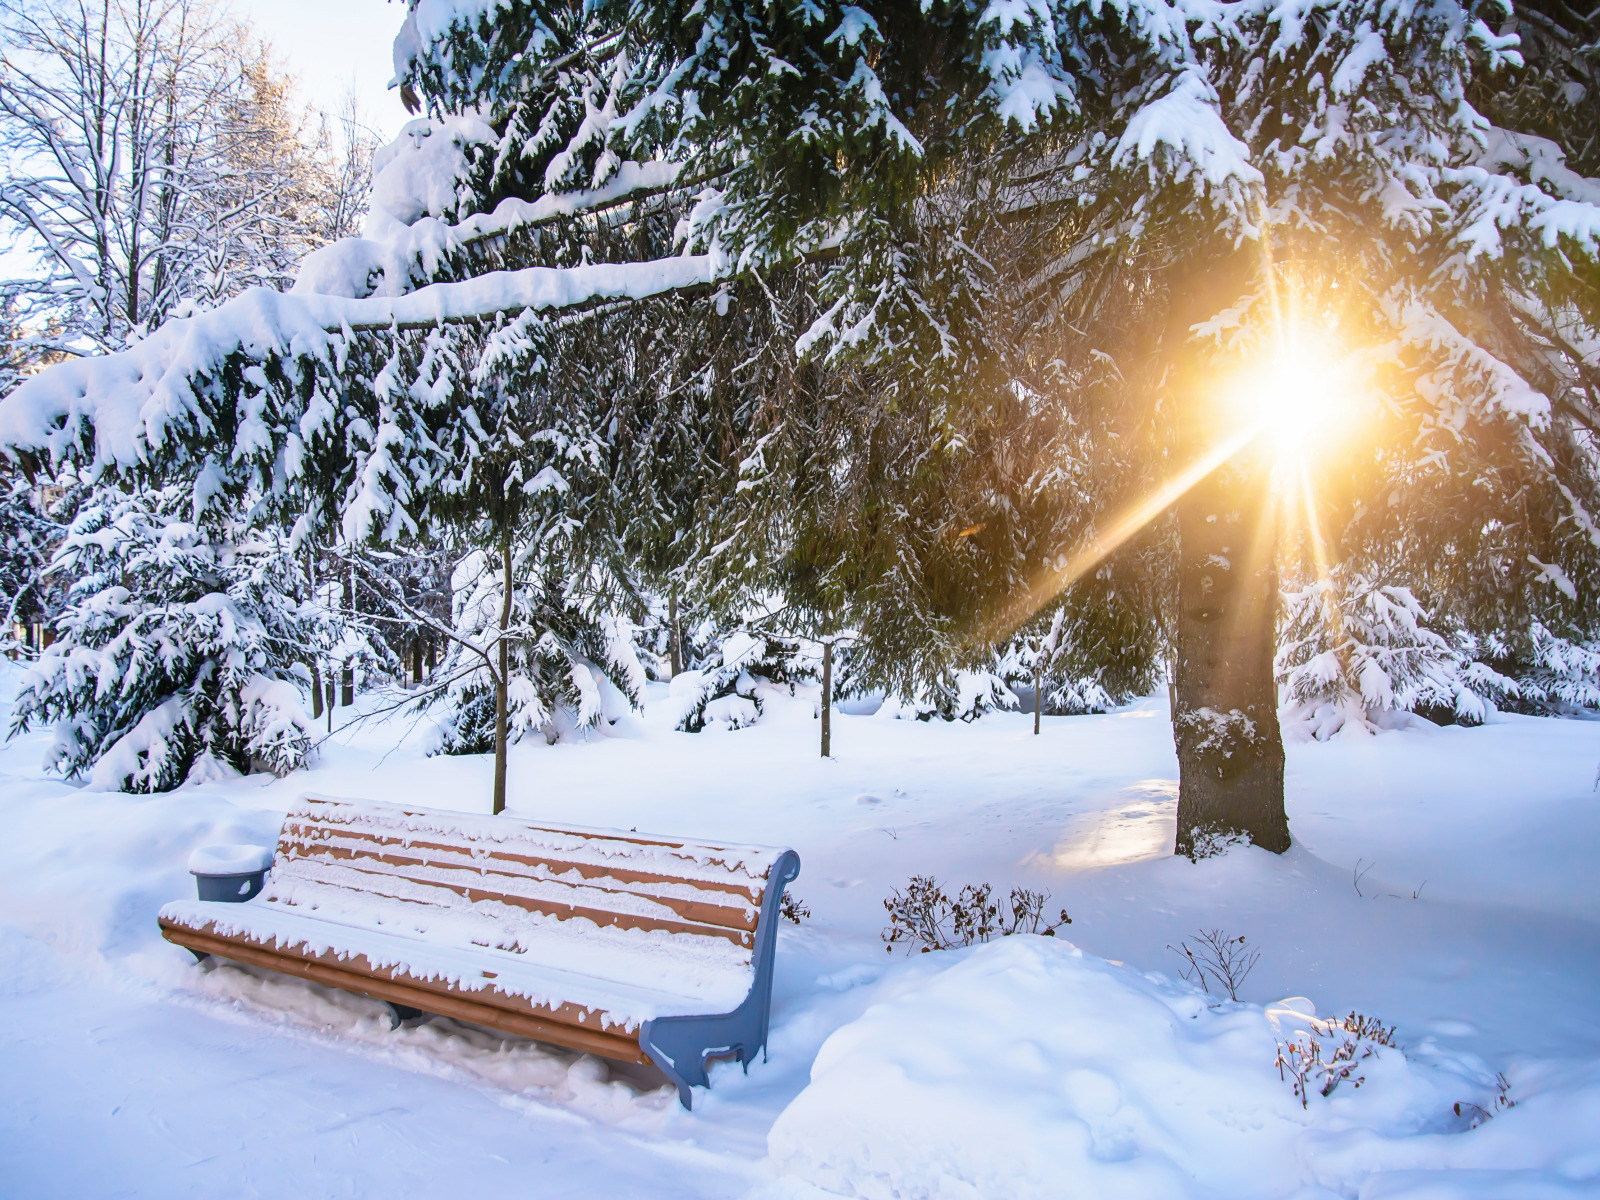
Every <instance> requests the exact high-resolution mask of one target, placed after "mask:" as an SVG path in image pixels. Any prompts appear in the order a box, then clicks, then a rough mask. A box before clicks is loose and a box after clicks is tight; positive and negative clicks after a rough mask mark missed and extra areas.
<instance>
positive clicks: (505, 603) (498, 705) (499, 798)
mask: <svg viewBox="0 0 1600 1200" xmlns="http://www.w3.org/2000/svg"><path fill="white" fill-rule="evenodd" d="M500 564H501V567H502V569H503V571H504V574H503V576H502V582H503V584H504V586H505V598H504V600H502V601H501V604H500V637H499V638H498V640H497V642H496V651H497V654H498V657H499V659H500V670H499V673H498V674H497V675H496V676H495V681H494V812H495V813H497V814H498V813H503V812H505V810H506V664H507V662H508V655H507V646H506V630H507V629H508V628H510V626H511V541H510V539H509V538H508V539H507V540H505V541H504V542H501V543H500Z"/></svg>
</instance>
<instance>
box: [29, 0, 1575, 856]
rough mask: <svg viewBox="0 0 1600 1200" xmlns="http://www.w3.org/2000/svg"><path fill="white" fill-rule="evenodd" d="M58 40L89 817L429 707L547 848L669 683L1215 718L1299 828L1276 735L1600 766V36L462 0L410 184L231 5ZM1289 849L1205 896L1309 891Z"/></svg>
mask: <svg viewBox="0 0 1600 1200" xmlns="http://www.w3.org/2000/svg"><path fill="white" fill-rule="evenodd" d="M0 14H3V16H0V21H3V25H4V29H3V41H4V46H5V49H4V62H3V74H0V146H3V153H4V161H5V176H4V181H3V184H0V227H3V230H4V233H3V235H0V236H3V237H4V239H5V241H6V243H7V244H8V245H10V246H11V247H13V251H12V253H11V255H10V257H9V258H8V259H7V263H8V269H9V270H10V271H11V272H12V277H11V278H8V279H6V280H4V281H3V282H0V306H3V307H0V347H3V352H0V395H5V396H6V399H5V400H4V401H0V445H3V447H4V449H5V453H6V459H5V462H6V473H7V475H6V491H5V494H4V498H3V503H0V529H3V537H4V559H3V562H0V588H3V592H4V595H3V599H4V602H5V604H6V606H7V610H8V611H7V619H6V621H5V626H4V627H5V636H6V637H7V639H8V640H7V642H6V652H7V653H9V654H11V655H12V656H13V657H18V658H22V659H26V660H28V661H30V662H31V663H32V668H31V670H30V672H29V673H28V674H27V676H26V678H25V681H24V682H23V684H22V687H21V692H20V694H19V698H18V702H17V707H16V710H15V713H16V716H15V720H16V726H17V728H18V729H27V728H30V727H38V726H50V727H53V728H54V729H55V731H56V733H55V743H54V749H53V751H52V755H53V763H54V765H55V767H56V768H57V769H58V770H60V771H61V772H63V773H65V774H68V775H71V776H75V777H80V778H86V779H88V780H89V781H90V782H91V783H92V784H93V785H95V786H98V787H103V788H109V789H120V790H129V791H164V790H169V789H173V788H176V787H178V786H180V785H182V784H184V783H186V782H196V781H204V780H209V779H216V778H219V777H221V776H225V775H229V774H232V773H236V772H249V771H253V770H270V771H272V772H275V773H278V774H283V773H286V772H289V771H292V770H294V769H295V768H296V767H297V766H299V765H300V764H302V763H304V762H305V761H306V760H307V759H308V758H309V757H310V756H313V755H315V754H316V753H317V746H318V742H319V738H320V737H321V736H322V732H323V731H324V730H325V729H327V728H331V725H330V724H329V722H331V720H332V710H333V709H334V708H336V707H339V706H349V705H350V704H351V702H352V699H353V696H354V694H355V693H356V692H358V691H370V690H373V689H384V690H385V693H386V695H387V696H388V697H389V699H388V700H387V701H386V706H387V707H389V708H404V709H407V710H408V711H414V712H416V713H417V714H418V716H419V717H425V718H426V719H429V720H431V721H432V722H433V723H434V724H435V725H436V726H437V729H438V731H439V733H438V739H437V750H438V752H439V753H444V754H461V753H465V754H476V753H484V752H488V751H497V752H498V753H497V772H498V777H497V783H496V788H497V790H496V807H497V810H498V806H499V804H500V802H501V798H502V797H503V794H504V771H505V753H504V751H505V746H506V744H507V743H514V742H516V741H517V740H519V739H526V738H544V739H547V740H551V741H554V740H556V739H559V738H562V737H570V736H576V735H578V734H580V733H581V732H582V731H584V730H586V729H599V730H603V729H604V728H606V727H607V726H608V725H609V724H610V723H611V722H614V721H616V720H618V719H619V718H621V717H623V716H624V715H626V714H627V713H629V712H630V711H631V710H632V709H633V708H634V707H635V706H636V705H637V704H639V703H640V702H641V700H642V695H643V687H644V685H645V682H646V681H647V680H650V679H657V680H665V679H671V681H672V684H671V690H670V703H671V704H672V705H673V706H674V719H675V721H676V724H677V727H678V728H680V729H682V730H684V731H688V732H697V731H701V730H704V729H706V728H708V727H722V728H728V729H737V728H740V727H742V726H746V725H749V724H752V723H754V722H756V721H758V720H760V718H761V710H762V704H761V701H760V699H759V698H758V696H757V694H756V681H757V680H760V679H764V680H766V681H768V682H772V683H777V684H785V683H790V682H795V681H813V680H817V679H819V678H826V680H827V686H826V687H825V689H824V693H823V695H824V701H823V703H824V705H826V704H828V703H830V702H831V700H832V699H835V698H838V699H843V698H848V697H855V696H865V695H879V694H881V695H883V696H885V697H886V700H885V703H886V704H887V705H888V706H889V707H890V708H891V709H892V710H894V711H897V712H898V713H899V714H901V715H903V716H904V717H906V718H915V719H919V720H944V721H953V720H957V719H961V720H971V719H973V718H975V717H977V716H979V715H980V714H981V713H983V712H984V711H985V710H987V709H989V708H992V707H1011V706H1017V705H1019V704H1020V703H1026V704H1029V705H1032V704H1037V705H1038V706H1039V708H1040V709H1042V711H1043V712H1045V713H1053V714H1062V713H1084V712H1098V711H1105V710H1106V709H1107V708H1109V707H1112V706H1115V705H1117V704H1120V703H1123V702H1125V701H1127V700H1129V699H1131V698H1133V697H1136V696H1141V695H1145V694H1148V693H1149V692H1151V691H1152V690H1153V689H1155V688H1157V687H1159V686H1161V685H1162V684H1163V682H1164V681H1165V682H1166V684H1167V686H1168V687H1169V688H1170V689H1171V692H1172V695H1173V698H1174V715H1175V730H1176V736H1177V740H1178V748H1179V757H1180V764H1181V766H1182V768H1183V771H1184V785H1183V786H1184V789H1185V794H1186V796H1187V795H1190V794H1192V795H1193V796H1195V797H1196V798H1197V803H1198V802H1201V801H1204V802H1206V803H1210V801H1207V800H1206V797H1207V796H1208V795H1209V793H1207V792H1206V791H1205V787H1206V786H1209V785H1206V784H1204V782H1203V781H1205V780H1207V779H1211V778H1216V779H1220V780H1222V781H1223V785H1224V786H1223V790H1225V791H1226V790H1228V788H1232V789H1233V791H1234V792H1235V793H1239V794H1244V795H1245V798H1246V800H1247V801H1250V803H1254V801H1253V800H1250V797H1252V796H1253V797H1256V798H1257V799H1259V797H1261V796H1266V797H1268V801H1269V803H1268V807H1270V800H1271V796H1272V794H1273V789H1274V788H1276V795H1277V801H1276V803H1277V811H1278V813H1279V814H1281V811H1282V801H1281V793H1282V750H1281V741H1280V733H1279V726H1280V724H1281V730H1282V733H1281V736H1282V738H1290V739H1294V738H1317V739H1327V738H1332V737H1335V736H1358V735H1361V734H1364V733H1366V732H1369V731H1372V730H1374V729H1381V728H1384V727H1387V726H1392V725H1394V724H1396V723H1398V722H1402V721H1404V720H1405V719H1406V717H1405V714H1408V713H1415V714H1419V715H1421V716H1423V717H1426V718H1428V719H1430V720H1432V721H1435V722H1442V723H1450V722H1461V723H1468V724H1471V723H1480V722H1482V721H1484V720H1485V719H1486V717H1488V716H1489V715H1490V714H1492V713H1493V712H1495V711H1496V710H1497V709H1498V710H1506V711H1514V712H1528V713H1551V714H1561V713H1571V712H1573V711H1575V710H1579V709H1592V708H1595V707H1600V605H1597V603H1596V599H1597V597H1596V588H1597V586H1600V574H1597V571H1600V527H1597V525H1596V516H1595V514H1596V512H1597V505H1600V473H1597V469H1596V468H1597V460H1596V443H1595V436H1596V430H1597V422H1600V300H1597V296H1600V181H1597V180H1600V106H1597V105H1596V104H1595V97H1597V96H1600V23H1597V18H1596V17H1595V16H1594V15H1593V14H1589V15H1587V16H1585V15H1583V14H1581V13H1579V12H1577V11H1576V10H1575V9H1572V8H1569V7H1568V6H1566V5H1564V4H1561V3H1548V2H1541V3H1534V4H1528V5H1525V6H1519V7H1518V9H1517V11H1516V12H1515V13H1514V14H1513V13H1511V12H1510V11H1508V10H1507V9H1506V8H1504V7H1503V6H1500V5H1497V4H1492V3H1484V4H1472V3H1468V4H1458V3H1442V2H1440V3H1412V4H1402V5H1395V4H1375V3H1360V2H1350V3H1338V4H1334V3H1327V4H1318V5H1307V6H1293V5H1279V4H1269V3H1241V4H1237V5H1227V6H1208V5H1177V6H1172V7H1169V6H1167V5H1164V4H1153V3H1143V2H1141V3H1134V4H1126V5H1106V6H1095V5H1083V4H1078V3H1072V2H1068V0H1061V2H1058V3H1037V4H1011V5H1000V6H991V7H983V6H977V7H969V6H967V5H965V4H960V3H948V4H945V3H939V4H930V5H880V6H870V11H869V9H868V8H860V7H856V6H854V5H840V4H831V3H825V4H820V5H819V4H815V3H810V2H809V0H808V2H807V3H803V4H793V5H780V6H769V7H759V6H748V5H745V4H742V3H739V2H737V0H721V2H718V3H698V4H695V5H694V6H692V7H690V6H688V5H674V4H647V3H642V2H641V3H627V2H622V0H618V2H609V0H608V2H605V3H600V4H586V5H579V4H565V5H563V4H554V5H546V4H533V3H527V2H525V0H504V2H501V3H496V4H489V3H479V2H476V0H413V3H412V4H411V5H410V6H409V11H408V12H407V13H406V14H405V15H404V18H403V26H402V27H401V29H400V31H399V36H398V38H397V40H396V43H395V66H396V72H397V75H396V79H397V82H398V84H399V87H400V90H401V95H402V97H403V98H404V99H405V101H406V103H407V105H408V107H411V108H412V109H413V110H414V111H417V112H418V113H419V114H420V115H419V116H418V117H417V119H416V120H414V121H413V122H412V123H411V124H409V125H407V126H406V128H405V130H404V132H403V133H402V134H401V136H400V137H399V138H398V139H397V140H396V141H395V142H394V143H393V144H391V145H387V146H378V145H376V144H375V139H374V138H373V137H372V135H370V134H369V133H368V131H366V130H365V129H364V127H363V125H362V122H361V119H360V115H359V113H358V112H356V111H355V109H354V107H353V106H351V107H349V108H347V109H346V110H345V111H343V112H339V113H316V112H310V111H306V110H303V109H302V108H300V107H299V105H298V102H297V100H296V99H295V96H294V93H293V91H292V90H291V88H290V87H289V85H288V84H287V82H286V81H285V79H284V78H283V77H282V76H281V74H279V73H278V69H277V68H275V67H274V65H273V60H272V57H271V55H270V52H269V51H268V49H267V48H266V47H264V46H262V45H260V43H259V42H257V41H256V40H255V39H254V38H253V37H252V35H251V33H250V31H249V29H248V27H246V26H243V25H240V24H239V23H238V22H236V21H234V20H233V19H232V18H230V17H228V16H227V15H226V13H225V12H224V10H222V9H221V8H218V7H215V6H213V5H211V4H209V3H205V2H203V0H152V2H146V0H115V2H108V3H104V4H101V5H98V6H87V7H80V6H75V5H74V6H69V5H64V4H60V3H56V2H55V0H29V2H28V3H25V4H16V3H11V4H6V5H4V6H3V7H0ZM400 22H401V13H400V10H399V9H396V24H400ZM1280 360H1295V361H1298V362H1301V363H1304V362H1306V361H1310V362H1313V363H1314V364H1315V365H1316V368H1317V370H1318V372H1319V373H1320V374H1322V375H1323V376H1324V380H1325V382H1327V383H1328V389H1329V391H1330V393H1333V395H1332V402H1333V404H1334V405H1335V406H1336V408H1337V412H1336V414H1334V415H1333V416H1332V417H1328V416H1327V414H1324V413H1320V412H1314V411H1311V410H1312V409H1314V408H1315V407H1316V406H1317V405H1318V404H1320V403H1322V401H1323V400H1324V399H1327V397H1320V396H1314V395H1309V394H1306V393H1305V392H1304V391H1303V390H1302V389H1300V388H1299V387H1298V385H1297V383H1296V382H1293V381H1291V380H1289V379H1288V377H1285V376H1282V375H1278V376H1274V375H1273V374H1272V373H1271V372H1270V370H1269V371H1268V372H1267V373H1266V374H1265V375H1262V376H1261V377H1260V379H1258V380H1256V381H1255V382H1250V383H1248V384H1247V383H1241V382H1240V379H1239V371H1240V370H1241V369H1242V368H1241V367H1240V364H1241V363H1252V362H1255V363H1266V364H1269V366H1270V364H1272V363H1274V362H1278V361H1280ZM1252 369H1253V368H1252ZM1254 378H1255V377H1254V376H1252V379H1254ZM1218 381H1225V382H1226V383H1227V386H1226V387H1222V386H1220V385H1219V383H1218ZM1252 388H1253V389H1255V390H1256V391H1258V392H1259V391H1264V392H1265V393H1266V396H1265V402H1264V404H1263V405H1262V406H1261V407H1260V408H1259V409H1255V410H1252V411H1251V412H1250V413H1248V414H1247V415H1246V416H1244V417H1240V416H1238V415H1237V414H1236V413H1234V412H1233V411H1232V410H1231V409H1229V408H1228V407H1227V405H1226V404H1224V403H1223V402H1222V401H1221V400H1219V399H1218V395H1219V393H1220V392H1223V391H1227V392H1229V393H1230V395H1231V394H1233V393H1237V392H1240V391H1241V390H1243V391H1250V390H1251V389H1252ZM1285 412H1287V413H1288V414H1290V417H1289V419H1287V420H1285V418H1284V416H1283V413H1285ZM1312 422H1324V423H1323V424H1320V425H1313V424H1311V423H1312ZM1307 429H1309V430H1310V432H1306V430H1307ZM1246 545H1248V546H1250V547H1251V549H1250V551H1249V552H1248V553H1242V547H1244V546H1246ZM1263 547H1265V548H1263ZM1208 597H1209V599H1208ZM1217 597H1221V599H1217ZM1230 606H1233V607H1230ZM1241 613H1242V614H1243V616H1242V617H1241V616H1239V614H1241ZM1219 614H1221V615H1222V616H1223V617H1224V618H1225V619H1224V620H1222V621H1221V623H1220V625H1219V621H1218V616H1219ZM1235 620H1237V621H1239V622H1242V624H1241V626H1240V629H1239V630H1235V631H1234V632H1233V633H1232V634H1228V635H1227V636H1228V637H1232V638H1233V639H1234V640H1233V641H1232V642H1229V643H1226V644H1224V643H1223V642H1218V641H1217V638H1218V636H1219V635H1218V634H1217V632H1216V630H1217V629H1218V628H1225V627H1227V625H1228V622H1229V621H1235ZM1241 630H1242V631H1241ZM1208 639H1209V640H1208ZM1252 639H1254V640H1252ZM1258 643H1259V644H1258ZM1252 656H1254V657H1253V658H1252ZM1218 660H1220V661H1233V662H1234V663H1235V664H1242V665H1239V678H1237V679H1232V680H1229V679H1222V680H1220V681H1219V679H1218V678H1216V677H1214V674H1210V675H1208V674H1207V673H1206V670H1204V669H1202V667H1201V666H1200V665H1198V664H1201V663H1202V662H1213V661H1218ZM1256 660H1259V662H1258V663H1257V664H1256V667H1255V668H1254V669H1253V670H1254V673H1253V674H1252V673H1251V671H1252V668H1251V667H1250V666H1249V664H1250V663H1251V662H1255V661H1256ZM823 716H824V719H823V722H822V727H823V733H822V736H823V738H824V739H826V736H827V735H826V732H825V731H826V715H825V714H823ZM823 753H827V749H826V742H825V741H824V744H823ZM1274 756H1276V757H1274ZM1274 763H1276V766H1274ZM1274 771H1276V775H1275V776H1274ZM1217 803H1221V802H1217ZM1232 803H1233V804H1234V807H1232V808H1229V807H1228V806H1227V804H1223V805H1222V807H1216V806H1215V804H1213V806H1212V807H1211V808H1206V807H1204V804H1202V806H1201V807H1200V808H1198V809H1194V808H1191V810H1190V812H1189V816H1188V817H1187V818H1186V817H1185V816H1184V815H1183V813H1182V811H1180V828H1179V848H1180V849H1183V850H1185V851H1187V852H1190V853H1194V852H1197V851H1203V849H1204V846H1205V844H1206V842H1205V838H1206V837H1207V836H1208V835H1210V834H1221V835H1228V834H1231V833H1233V832H1243V833H1245V834H1247V835H1248V836H1250V837H1251V838H1253V839H1254V840H1257V841H1260V842H1262V844H1266V845H1269V846H1272V845H1274V844H1275V842H1276V841H1278V840H1281V841H1282V842H1283V843H1284V844H1287V834H1286V832H1282V831H1281V830H1279V829H1277V827H1276V826H1275V825H1274V822H1273V818H1272V816H1271V814H1270V813H1268V814H1267V815H1266V816H1264V817H1263V816H1261V815H1260V814H1259V813H1257V814H1256V815H1251V811H1253V810H1250V809H1249V803H1246V804H1244V806H1243V807H1240V805H1239V803H1238V802H1237V798H1236V800H1235V802H1232ZM1279 824H1281V817H1280V819H1279Z"/></svg>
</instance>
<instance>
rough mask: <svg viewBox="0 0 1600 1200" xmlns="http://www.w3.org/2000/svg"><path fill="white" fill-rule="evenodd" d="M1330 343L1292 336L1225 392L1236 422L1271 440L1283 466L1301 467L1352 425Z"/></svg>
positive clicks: (1344, 379) (1345, 386)
mask: <svg viewBox="0 0 1600 1200" xmlns="http://www.w3.org/2000/svg"><path fill="white" fill-rule="evenodd" d="M1348 374H1349V373H1348V371H1347V370H1346V369H1345V367H1344V366H1343V364H1342V363H1341V361H1340V357H1339V356H1338V355H1337V354H1335V353H1334V352H1333V347H1332V346H1331V345H1330V343H1329V342H1328V341H1327V340H1326V339H1324V338H1322V337H1319V336H1317V335H1316V334H1313V333H1310V332H1308V331H1296V332H1295V333H1294V334H1293V335H1292V336H1290V337H1287V338H1285V339H1284V341H1283V342H1282V343H1281V344H1280V345H1279V346H1278V347H1277V348H1276V350H1274V351H1273V352H1272V353H1271V354H1270V355H1269V356H1267V357H1265V358H1264V359H1262V360H1261V361H1260V362H1259V363H1258V364H1256V365H1255V366H1253V367H1251V368H1249V369H1247V370H1246V371H1244V372H1243V373H1242V374H1241V375H1240V376H1239V377H1238V379H1236V380H1235V381H1234V383H1233V386H1232V387H1230V388H1229V393H1230V395H1231V397H1232V400H1233V403H1234V404H1235V406H1236V408H1237V410H1238V420H1239V423H1240V424H1241V425H1243V426H1245V427H1247V428H1249V429H1251V430H1253V431H1254V432H1255V433H1257V434H1259V435H1261V436H1264V437H1267V438H1270V439H1271V442H1272V446H1273V451H1274V453H1275V455H1276V456H1277V457H1278V458H1279V459H1280V460H1282V461H1287V462H1304V461H1305V460H1306V459H1308V458H1311V457H1313V456H1314V455H1316V454H1317V453H1319V452H1321V451H1322V450H1324V449H1326V448H1327V447H1328V446H1330V445H1331V444H1333V443H1334V442H1335V441H1336V440H1337V439H1338V438H1339V437H1341V436H1342V435H1343V434H1344V433H1345V432H1346V431H1347V430H1348V428H1349V424H1350V406H1349V394H1350V382H1351V381H1350V379H1349V377H1348Z"/></svg>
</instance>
